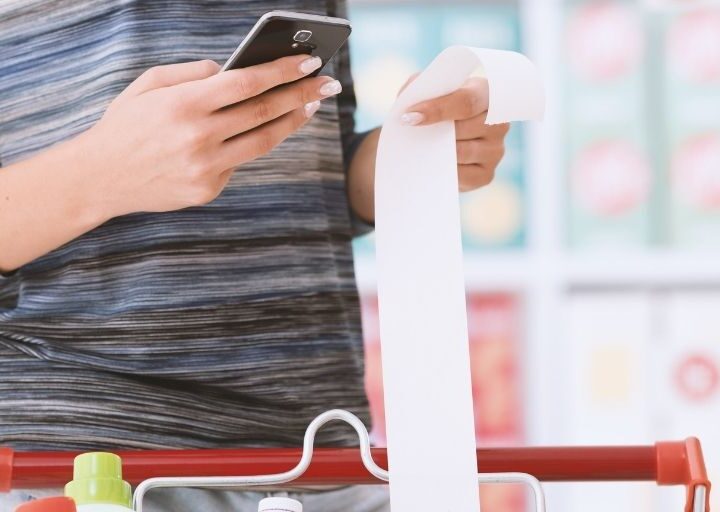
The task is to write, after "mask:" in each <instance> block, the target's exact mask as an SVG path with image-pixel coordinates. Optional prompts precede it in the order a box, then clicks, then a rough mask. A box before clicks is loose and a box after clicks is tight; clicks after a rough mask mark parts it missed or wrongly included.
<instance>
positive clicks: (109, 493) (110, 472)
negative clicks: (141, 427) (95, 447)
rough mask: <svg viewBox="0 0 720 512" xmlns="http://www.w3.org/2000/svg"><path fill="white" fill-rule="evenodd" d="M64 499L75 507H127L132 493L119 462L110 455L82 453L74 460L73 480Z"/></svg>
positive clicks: (66, 489)
mask: <svg viewBox="0 0 720 512" xmlns="http://www.w3.org/2000/svg"><path fill="white" fill-rule="evenodd" d="M65 496H67V497H69V498H72V499H73V500H75V503H76V504H77V505H89V504H104V505H120V506H122V507H126V508H130V507H131V504H132V490H131V489H130V484H129V483H127V482H125V481H124V480H123V479H122V460H121V459H120V457H118V456H117V455H115V454H114V453H101V452H95V453H83V454H82V455H78V456H77V457H75V468H74V470H73V481H72V482H69V483H68V484H67V485H66V486H65Z"/></svg>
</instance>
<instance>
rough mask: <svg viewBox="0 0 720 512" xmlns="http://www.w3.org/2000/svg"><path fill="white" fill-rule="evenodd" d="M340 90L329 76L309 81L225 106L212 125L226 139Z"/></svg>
mask: <svg viewBox="0 0 720 512" xmlns="http://www.w3.org/2000/svg"><path fill="white" fill-rule="evenodd" d="M341 90H342V86H341V85H340V82H339V81H337V80H333V79H332V78H330V77H327V76H324V77H317V78H308V79H306V80H301V81H299V82H295V83H292V84H287V85H283V86H281V87H279V88H276V89H274V90H272V91H269V92H266V93H265V94H261V95H260V96H255V97H254V98H250V99H249V100H246V101H243V102H242V103H238V104H237V105H231V106H229V107H226V108H224V109H222V110H220V111H218V112H216V113H215V114H213V116H212V123H213V124H214V128H215V130H217V131H218V133H219V134H220V135H221V137H222V139H228V138H230V137H233V136H235V135H237V134H239V133H242V132H246V131H249V130H252V129H253V128H257V127H258V126H260V125H263V124H265V123H267V122H269V121H272V120H273V119H277V118H278V117H280V116H282V115H284V114H287V113H288V112H291V111H293V110H296V109H299V108H302V107H304V106H305V105H307V104H310V103H312V102H314V101H317V100H321V99H323V98H327V97H329V96H333V95H335V94H338V93H339V92H340V91H341Z"/></svg>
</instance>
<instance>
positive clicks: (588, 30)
mask: <svg viewBox="0 0 720 512" xmlns="http://www.w3.org/2000/svg"><path fill="white" fill-rule="evenodd" d="M567 42H568V45H567V48H568V51H569V56H570V62H571V64H572V65H573V68H574V70H575V71H576V72H578V73H579V74H580V75H582V76H584V77H586V78H589V79H590V80H599V81H603V80H612V79H615V78H618V77H620V76H623V75H624V74H626V73H628V72H630V71H633V70H635V69H637V67H638V65H639V64H640V61H641V59H642V55H643V51H644V48H643V28H642V24H641V21H640V17H639V15H638V11H637V9H636V8H634V7H633V6H628V5H624V4H623V3H620V2H616V1H607V0H600V1H595V2H590V3H587V4H585V5H583V6H581V7H579V8H578V9H577V10H576V11H575V12H574V13H573V15H572V17H571V18H570V20H569V24H568V31H567Z"/></svg>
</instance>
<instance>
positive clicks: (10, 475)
mask: <svg viewBox="0 0 720 512" xmlns="http://www.w3.org/2000/svg"><path fill="white" fill-rule="evenodd" d="M115 453H117V454H118V455H119V456H120V457H122V460H123V475H124V478H125V479H126V480H128V481H129V482H130V483H132V484H138V483H140V482H141V481H143V480H146V479H148V478H153V477H169V476H241V475H258V474H270V473H281V472H284V471H287V470H289V469H291V468H293V467H295V465H296V464H297V461H298V460H299V459H300V457H301V455H302V449H300V448H280V449H278V448H270V449H265V448H263V449H259V448H255V449H237V450H163V451H121V452H115ZM76 455H77V453H73V452H15V451H13V450H12V449H11V448H1V447H0V492H7V491H9V490H10V489H30V488H39V487H59V486H62V485H64V484H65V483H66V482H69V481H70V480H71V479H72V470H73V459H74V458H75V456H76ZM372 456H373V460H374V461H375V462H376V463H377V464H378V465H380V466H382V467H384V468H387V452H386V450H385V449H383V448H374V449H373V450H372ZM477 459H478V472H480V473H506V472H520V473H529V474H531V475H533V476H535V477H536V478H538V479H539V480H541V481H545V482H564V481H621V480H626V481H628V480H636V481H639V480H648V481H655V482H657V483H658V484H659V485H685V486H686V487H687V500H686V505H685V510H686V512H692V510H693V507H694V504H695V503H694V501H695V496H696V490H697V488H698V487H700V486H702V487H704V488H705V491H706V492H705V510H706V512H709V510H710V505H709V495H710V492H709V491H710V482H709V481H708V478H707V472H706V469H705V462H704V460H703V454H702V449H701V447H700V442H699V441H698V440H697V439H696V438H689V439H687V440H685V441H676V442H661V443H657V444H655V445H654V446H624V447H613V446H585V447H570V446H567V447H530V448H492V449H485V448H479V449H478V450H477ZM378 482H379V480H377V479H375V477H373V476H372V475H371V474H370V473H368V471H367V470H366V469H365V466H364V465H363V463H362V460H361V458H360V453H359V451H358V450H357V449H355V448H339V449H338V448H319V449H316V450H315V452H314V455H313V459H312V462H311V464H310V467H309V468H308V470H307V471H306V472H305V473H304V474H303V475H302V476H301V477H300V478H299V479H298V480H297V483H298V484H305V485H328V484H346V485H348V484H371V483H378Z"/></svg>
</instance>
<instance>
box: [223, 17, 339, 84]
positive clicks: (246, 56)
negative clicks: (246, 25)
mask: <svg viewBox="0 0 720 512" xmlns="http://www.w3.org/2000/svg"><path fill="white" fill-rule="evenodd" d="M351 30H352V28H351V27H350V22H349V21H348V20H345V19H342V18H331V17H330V16H319V15H315V14H303V13H297V12H289V11H272V12H269V13H267V14H264V15H263V16H262V17H261V18H260V19H259V20H258V21H257V23H255V26H254V27H253V28H252V29H251V30H250V32H249V33H248V35H247V36H246V37H245V39H243V41H242V42H241V43H240V46H238V47H237V49H236V50H235V52H234V53H233V54H232V56H231V57H230V58H229V59H228V60H227V62H226V63H225V65H223V67H222V69H221V71H225V70H228V69H237V68H244V67H248V66H255V65H257V64H262V63H264V62H269V61H272V60H275V59H279V58H281V57H287V56H290V55H299V54H307V55H311V56H313V57H320V59H321V60H322V65H323V66H324V65H325V64H326V63H327V62H328V61H329V60H330V59H331V58H332V57H333V55H335V54H336V53H337V51H338V50H339V49H340V47H341V46H342V45H343V44H344V43H345V41H346V40H347V38H348V36H350V32H351ZM321 70H322V66H321V67H320V68H319V69H317V70H315V71H314V72H313V73H311V74H310V75H309V76H315V75H317V74H318V73H320V71H321Z"/></svg>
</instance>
